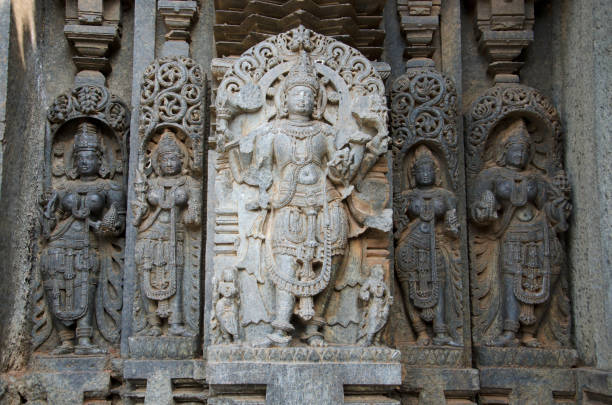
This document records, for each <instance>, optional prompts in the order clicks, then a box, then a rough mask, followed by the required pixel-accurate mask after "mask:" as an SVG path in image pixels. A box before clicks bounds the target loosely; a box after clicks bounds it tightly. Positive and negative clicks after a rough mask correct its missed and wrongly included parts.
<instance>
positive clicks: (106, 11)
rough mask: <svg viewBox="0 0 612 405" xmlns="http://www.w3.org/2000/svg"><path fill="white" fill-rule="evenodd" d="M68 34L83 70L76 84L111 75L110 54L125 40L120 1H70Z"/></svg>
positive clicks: (76, 58) (80, 70)
mask: <svg viewBox="0 0 612 405" xmlns="http://www.w3.org/2000/svg"><path fill="white" fill-rule="evenodd" d="M65 21H66V23H65V25H64V34H65V35H66V38H67V39H68V41H70V43H71V44H72V46H73V47H74V49H75V51H76V55H75V56H73V57H72V60H73V61H74V64H75V65H76V67H77V68H78V69H79V72H80V73H79V74H78V75H77V78H76V80H79V79H81V78H87V77H89V80H92V76H95V77H96V78H97V79H96V80H104V78H103V76H102V77H101V76H100V73H104V74H108V73H109V72H110V71H111V66H110V63H109V53H110V51H111V49H112V48H113V47H115V46H118V45H119V38H120V37H121V26H120V21H121V2H120V1H119V0H110V1H104V0H66V20H65Z"/></svg>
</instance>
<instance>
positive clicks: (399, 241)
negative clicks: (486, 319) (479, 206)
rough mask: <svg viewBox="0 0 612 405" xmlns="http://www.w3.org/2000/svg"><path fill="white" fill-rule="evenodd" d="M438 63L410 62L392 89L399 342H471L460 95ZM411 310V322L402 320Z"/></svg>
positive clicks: (424, 344)
mask: <svg viewBox="0 0 612 405" xmlns="http://www.w3.org/2000/svg"><path fill="white" fill-rule="evenodd" d="M430 63H431V66H430V67H428V66H422V67H409V68H408V69H407V71H406V73H405V74H403V75H402V76H400V77H399V78H398V79H396V80H395V82H394V83H393V86H392V88H391V131H392V133H391V136H392V154H393V170H394V171H393V177H394V191H393V208H394V224H395V231H394V235H395V274H396V278H397V280H398V283H399V287H400V291H401V294H402V299H403V302H402V300H398V305H399V306H400V307H401V306H402V304H403V308H399V309H398V310H397V311H395V312H397V314H394V318H392V319H393V321H394V322H400V323H401V322H408V324H409V325H410V327H409V328H397V329H396V330H397V331H398V332H396V333H395V334H394V340H395V341H396V342H397V344H398V345H399V346H405V345H404V342H409V345H417V346H428V345H432V344H433V345H435V346H461V345H462V344H463V332H462V331H463V316H464V315H463V303H462V301H463V300H462V290H463V283H464V282H463V278H464V277H463V274H462V273H463V272H462V268H463V263H464V261H463V260H462V258H461V250H460V245H461V242H460V225H459V218H458V215H457V208H458V207H457V196H456V193H457V189H458V186H459V181H460V180H459V179H460V170H459V167H458V158H457V140H458V133H457V111H456V103H457V94H456V91H455V86H454V83H453V82H452V80H451V79H449V78H448V77H446V76H445V75H443V74H441V73H440V72H438V71H437V70H436V69H435V67H433V62H430ZM402 309H403V310H402ZM404 312H405V314H406V315H405V320H404V318H402V320H396V319H395V316H396V315H397V316H399V314H402V313H404ZM400 330H401V332H400ZM458 355H459V356H455V357H457V358H456V359H455V361H456V362H458V361H459V360H460V353H458ZM451 357H452V356H451ZM449 361H451V360H449Z"/></svg>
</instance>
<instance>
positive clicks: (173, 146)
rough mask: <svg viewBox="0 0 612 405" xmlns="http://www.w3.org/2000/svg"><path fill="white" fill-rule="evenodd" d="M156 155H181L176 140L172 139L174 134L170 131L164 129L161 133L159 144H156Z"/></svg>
mask: <svg viewBox="0 0 612 405" xmlns="http://www.w3.org/2000/svg"><path fill="white" fill-rule="evenodd" d="M157 153H158V154H159V155H165V154H168V153H172V154H176V155H179V156H182V155H183V152H182V151H181V148H180V147H179V146H178V144H177V143H176V140H175V139H174V133H173V132H172V131H171V130H169V129H165V130H164V132H163V133H162V135H161V138H160V140H159V143H158V144H157Z"/></svg>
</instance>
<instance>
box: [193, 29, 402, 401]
mask: <svg viewBox="0 0 612 405" xmlns="http://www.w3.org/2000/svg"><path fill="white" fill-rule="evenodd" d="M213 72H215V78H216V79H217V80H218V82H217V87H216V92H215V95H214V102H213V105H214V109H215V110H214V112H215V115H214V123H215V126H214V134H213V135H212V137H211V139H210V142H211V150H210V152H209V178H210V179H211V180H210V181H209V192H208V198H209V208H208V221H209V228H208V229H210V232H209V233H208V242H207V252H208V255H209V260H210V262H209V263H211V265H210V266H209V267H208V270H207V284H208V286H207V289H206V290H207V291H210V292H211V294H210V295H208V296H207V297H206V300H207V302H206V312H205V320H206V346H207V359H208V364H207V381H208V383H209V384H210V386H211V395H212V398H211V400H210V403H215V404H220V403H227V402H223V401H227V400H228V399H227V398H228V395H229V393H231V392H236V389H237V388H238V387H240V389H241V393H242V394H245V393H247V392H250V393H251V394H253V395H257V394H259V395H261V391H257V389H256V387H258V386H262V385H265V386H266V387H267V389H266V398H265V402H266V403H274V404H276V403H279V404H280V403H283V404H301V403H305V402H307V403H342V402H343V401H344V400H345V398H346V399H347V401H348V400H349V399H351V398H353V399H354V396H351V395H352V394H353V393H352V392H350V391H347V392H345V390H344V387H345V386H347V385H359V386H362V387H365V388H366V389H367V390H370V391H371V390H379V391H381V390H382V391H383V392H384V390H385V389H386V387H388V386H390V385H394V384H398V383H399V380H400V367H399V362H398V358H397V356H398V352H397V351H394V350H392V349H389V348H386V347H384V346H382V343H381V337H382V336H381V332H382V329H383V327H384V326H385V324H386V321H387V316H388V313H389V310H390V305H391V303H392V297H391V291H390V282H391V272H390V266H389V252H390V246H389V245H390V243H389V237H388V233H387V232H388V231H389V230H390V229H391V226H392V223H391V210H390V209H389V208H388V206H389V194H390V188H389V186H390V184H389V180H388V178H387V171H388V169H387V162H386V153H387V145H388V130H387V108H386V105H385V104H386V103H385V96H384V85H383V82H382V80H381V78H380V76H379V73H378V72H377V71H376V69H375V68H374V66H373V64H372V63H370V62H369V61H368V60H367V59H366V58H365V57H364V56H363V55H361V54H360V53H359V52H358V51H357V50H355V49H353V48H351V47H349V46H347V45H345V44H342V43H340V42H338V41H336V40H334V39H332V38H330V37H326V36H323V35H320V34H317V33H315V32H313V31H311V30H308V29H306V28H304V27H303V26H300V27H298V28H296V29H293V30H290V31H287V32H285V33H282V34H279V35H277V36H274V37H270V38H269V39H267V40H265V41H263V42H261V43H259V44H257V45H255V46H253V47H252V48H250V49H249V50H247V51H246V52H245V53H243V54H242V55H241V56H240V57H239V58H237V59H232V60H229V59H220V60H215V61H214V62H213ZM213 148H214V149H213ZM376 387H377V388H376ZM367 390H366V391H364V392H368V391H367ZM222 394H225V396H221V395H222ZM362 394H363V393H362ZM229 396H231V395H229ZM231 397H232V398H233V396H231ZM224 398H225V399H224ZM373 398H374V399H373V400H380V397H373ZM238 399H239V398H236V400H238ZM263 400H264V398H263V397H259V399H258V401H260V402H258V403H261V402H263ZM366 403H369V402H366Z"/></svg>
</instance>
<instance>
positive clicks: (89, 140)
mask: <svg viewBox="0 0 612 405" xmlns="http://www.w3.org/2000/svg"><path fill="white" fill-rule="evenodd" d="M81 151H93V152H99V151H100V140H99V139H98V131H97V128H96V126H95V125H94V124H92V123H89V122H82V123H80V124H79V126H78V129H77V134H76V136H75V139H74V152H75V153H76V152H81Z"/></svg>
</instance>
